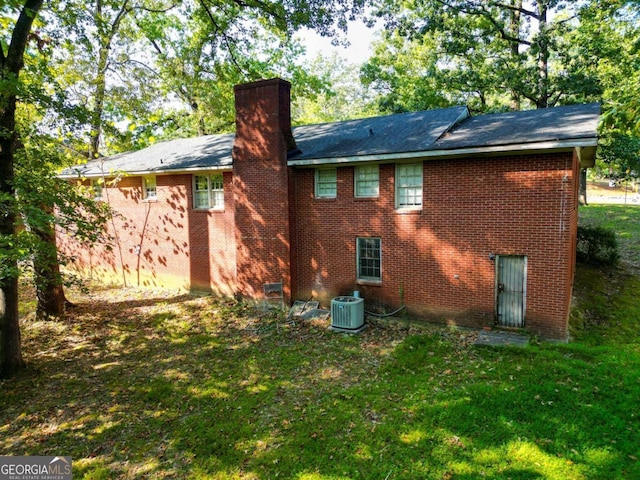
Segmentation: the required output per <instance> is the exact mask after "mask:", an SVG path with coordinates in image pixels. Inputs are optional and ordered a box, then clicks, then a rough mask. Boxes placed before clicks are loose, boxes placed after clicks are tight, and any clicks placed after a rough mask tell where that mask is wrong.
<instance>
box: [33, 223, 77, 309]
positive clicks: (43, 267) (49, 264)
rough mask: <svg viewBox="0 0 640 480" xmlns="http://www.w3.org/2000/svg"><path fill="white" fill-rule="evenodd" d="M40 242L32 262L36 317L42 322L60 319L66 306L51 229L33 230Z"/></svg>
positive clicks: (54, 240)
mask: <svg viewBox="0 0 640 480" xmlns="http://www.w3.org/2000/svg"><path fill="white" fill-rule="evenodd" d="M33 232H34V233H35V234H36V235H37V236H38V238H39V239H40V241H41V242H42V245H41V248H39V249H38V253H37V254H36V257H35V258H34V260H33V269H34V272H35V277H36V278H35V280H36V296H37V299H38V305H37V308H36V315H37V317H38V318H40V319H42V320H49V319H51V317H60V316H62V315H63V314H64V312H65V307H66V305H67V304H68V301H67V298H66V296H65V294H64V287H63V284H62V275H60V264H59V263H58V249H57V246H56V236H55V231H54V230H53V228H47V229H40V230H33Z"/></svg>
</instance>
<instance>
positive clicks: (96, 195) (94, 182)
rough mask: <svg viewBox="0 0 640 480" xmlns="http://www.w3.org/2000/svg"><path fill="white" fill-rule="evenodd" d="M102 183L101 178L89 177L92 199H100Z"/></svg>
mask: <svg viewBox="0 0 640 480" xmlns="http://www.w3.org/2000/svg"><path fill="white" fill-rule="evenodd" d="M103 184H104V180H103V179H102V178H92V179H91V191H92V192H93V199H94V200H102V186H103Z"/></svg>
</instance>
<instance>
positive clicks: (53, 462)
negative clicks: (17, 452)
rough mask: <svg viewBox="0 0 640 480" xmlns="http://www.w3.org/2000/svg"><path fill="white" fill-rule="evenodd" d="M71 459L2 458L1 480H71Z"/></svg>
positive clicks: (0, 465)
mask: <svg viewBox="0 0 640 480" xmlns="http://www.w3.org/2000/svg"><path fill="white" fill-rule="evenodd" d="M71 478H72V474H71V457H8V456H0V480H71Z"/></svg>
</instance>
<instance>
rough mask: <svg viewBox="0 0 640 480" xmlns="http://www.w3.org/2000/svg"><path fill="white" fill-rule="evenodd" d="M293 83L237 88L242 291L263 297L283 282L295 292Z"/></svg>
mask: <svg viewBox="0 0 640 480" xmlns="http://www.w3.org/2000/svg"><path fill="white" fill-rule="evenodd" d="M289 91H290V84H289V83H288V82H285V81H283V80H279V79H274V80H262V81H259V82H254V83H251V84H246V85H240V86H237V87H236V88H235V94H236V140H235V144H234V148H233V162H234V163H233V166H234V179H233V188H234V196H235V205H236V212H235V221H236V243H237V247H238V249H237V257H236V258H237V272H238V293H240V294H241V295H243V296H246V297H251V298H254V297H259V296H261V295H262V289H263V285H264V284H265V283H273V282H279V281H282V282H283V284H284V289H285V293H286V295H287V296H290V293H291V268H290V264H291V259H290V247H291V245H290V239H289V231H290V224H289V213H290V205H289V194H288V191H289V179H288V168H287V151H288V150H290V149H292V148H293V147H294V146H295V144H294V143H293V137H292V136H291V121H290V116H289V109H290V96H289Z"/></svg>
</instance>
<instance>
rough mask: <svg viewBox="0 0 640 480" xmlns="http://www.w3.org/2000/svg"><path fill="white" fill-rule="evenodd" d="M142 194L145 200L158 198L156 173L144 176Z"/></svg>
mask: <svg viewBox="0 0 640 480" xmlns="http://www.w3.org/2000/svg"><path fill="white" fill-rule="evenodd" d="M142 195H143V197H144V199H145V200H157V199H158V194H157V190H156V177H155V175H152V176H148V177H142Z"/></svg>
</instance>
